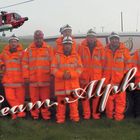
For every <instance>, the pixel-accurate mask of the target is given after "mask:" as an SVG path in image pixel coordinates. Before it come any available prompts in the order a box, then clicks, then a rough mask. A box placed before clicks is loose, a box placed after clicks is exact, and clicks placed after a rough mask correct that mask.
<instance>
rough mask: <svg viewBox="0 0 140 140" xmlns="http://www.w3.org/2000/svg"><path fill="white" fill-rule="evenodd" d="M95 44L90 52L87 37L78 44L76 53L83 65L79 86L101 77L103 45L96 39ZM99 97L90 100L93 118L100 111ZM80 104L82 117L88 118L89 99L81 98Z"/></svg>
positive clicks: (98, 115) (98, 114) (98, 117)
mask: <svg viewBox="0 0 140 140" xmlns="http://www.w3.org/2000/svg"><path fill="white" fill-rule="evenodd" d="M95 44H96V45H95V48H94V49H93V51H92V54H91V52H90V50H89V47H88V43H87V39H85V40H83V42H82V43H81V45H80V46H79V50H78V53H79V55H80V56H81V59H82V64H83V67H84V70H83V72H82V74H81V76H80V86H81V87H82V88H84V87H85V86H86V85H87V84H88V83H90V82H91V81H92V80H100V79H101V78H102V72H103V59H104V47H103V45H102V44H101V42H100V41H99V40H97V39H96V43H95ZM99 99H100V98H99V97H94V98H93V100H92V117H93V118H94V119H100V113H99V111H98V105H99ZM82 106H83V117H84V119H89V118H90V115H91V111H90V103H89V100H88V99H85V100H82Z"/></svg>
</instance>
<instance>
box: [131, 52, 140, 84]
mask: <svg viewBox="0 0 140 140" xmlns="http://www.w3.org/2000/svg"><path fill="white" fill-rule="evenodd" d="M132 60H133V66H134V67H137V73H136V75H135V83H136V84H137V83H139V82H140V50H137V51H135V53H134V56H133V58H132Z"/></svg>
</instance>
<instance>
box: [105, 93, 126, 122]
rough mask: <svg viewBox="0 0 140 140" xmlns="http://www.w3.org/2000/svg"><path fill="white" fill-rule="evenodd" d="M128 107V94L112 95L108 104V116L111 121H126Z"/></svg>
mask: <svg viewBox="0 0 140 140" xmlns="http://www.w3.org/2000/svg"><path fill="white" fill-rule="evenodd" d="M125 107H126V92H121V93H117V94H114V95H110V96H109V98H108V101H107V104H106V115H107V117H108V118H110V119H113V118H114V119H115V120H118V121H120V120H122V119H124V111H125Z"/></svg>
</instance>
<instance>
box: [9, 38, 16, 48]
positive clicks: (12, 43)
mask: <svg viewBox="0 0 140 140" xmlns="http://www.w3.org/2000/svg"><path fill="white" fill-rule="evenodd" d="M9 45H10V48H11V49H16V48H17V46H18V41H17V40H16V39H11V40H10V41H9Z"/></svg>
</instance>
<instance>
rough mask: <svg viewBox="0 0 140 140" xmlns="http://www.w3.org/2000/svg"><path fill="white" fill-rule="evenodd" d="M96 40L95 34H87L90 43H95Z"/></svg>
mask: <svg viewBox="0 0 140 140" xmlns="http://www.w3.org/2000/svg"><path fill="white" fill-rule="evenodd" d="M95 41H96V37H95V36H87V42H88V43H89V44H94V42H95Z"/></svg>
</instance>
